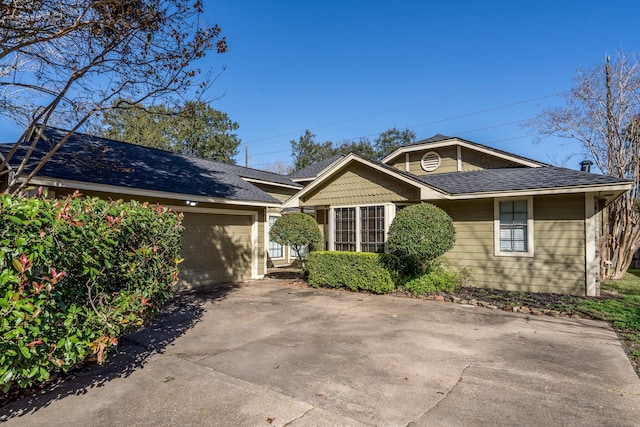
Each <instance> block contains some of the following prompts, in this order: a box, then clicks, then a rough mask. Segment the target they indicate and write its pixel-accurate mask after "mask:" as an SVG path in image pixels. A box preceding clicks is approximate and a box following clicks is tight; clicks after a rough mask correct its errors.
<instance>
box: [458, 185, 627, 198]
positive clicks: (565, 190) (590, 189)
mask: <svg viewBox="0 0 640 427" xmlns="http://www.w3.org/2000/svg"><path fill="white" fill-rule="evenodd" d="M632 186H633V184H632V183H628V184H610V185H602V184H600V185H593V186H580V187H555V188H540V189H527V190H511V191H489V192H484V193H459V194H452V195H451V197H450V198H451V199H452V200H459V199H486V198H488V197H518V196H544V195H553V194H576V193H599V195H600V196H601V197H604V198H608V197H613V198H614V199H615V198H617V197H618V196H619V195H620V194H622V193H624V192H625V191H628V190H630V189H631V187H632ZM607 193H613V194H611V195H607ZM614 196H615V197H614Z"/></svg>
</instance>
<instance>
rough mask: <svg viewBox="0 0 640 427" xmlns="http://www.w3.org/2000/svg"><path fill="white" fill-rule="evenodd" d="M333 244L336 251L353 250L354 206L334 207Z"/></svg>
mask: <svg viewBox="0 0 640 427" xmlns="http://www.w3.org/2000/svg"><path fill="white" fill-rule="evenodd" d="M334 245H335V250H336V251H350V252H355V250H356V208H336V209H335V236H334Z"/></svg>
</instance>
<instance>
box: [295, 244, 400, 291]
mask: <svg viewBox="0 0 640 427" xmlns="http://www.w3.org/2000/svg"><path fill="white" fill-rule="evenodd" d="M396 262H397V260H396V258H395V257H394V256H393V255H389V254H374V253H369V252H338V251H323V252H312V253H310V254H309V261H308V263H307V268H308V271H309V285H311V286H313V287H315V288H317V287H319V286H322V287H330V288H348V289H351V290H353V291H369V292H373V293H376V294H384V293H387V292H391V291H392V290H393V289H394V287H395V284H394V279H393V277H392V274H391V272H390V270H392V268H390V267H391V266H393V265H395V263H396Z"/></svg>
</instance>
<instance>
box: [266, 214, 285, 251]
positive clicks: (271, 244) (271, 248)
mask: <svg viewBox="0 0 640 427" xmlns="http://www.w3.org/2000/svg"><path fill="white" fill-rule="evenodd" d="M278 218H279V217H277V216H275V215H269V230H271V227H273V224H275V222H276V221H277V219H278ZM282 256H283V252H282V245H281V244H280V243H277V242H273V241H271V240H269V257H270V258H282Z"/></svg>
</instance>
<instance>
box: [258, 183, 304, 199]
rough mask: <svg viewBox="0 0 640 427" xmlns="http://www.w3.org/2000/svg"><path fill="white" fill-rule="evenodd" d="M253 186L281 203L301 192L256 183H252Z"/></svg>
mask: <svg viewBox="0 0 640 427" xmlns="http://www.w3.org/2000/svg"><path fill="white" fill-rule="evenodd" d="M251 184H253V185H255V186H256V187H258V188H259V189H261V190H262V191H264V192H265V193H267V194H269V195H270V196H271V197H274V198H276V199H278V200H279V201H281V202H284V201H285V200H287V199H288V198H290V197H291V196H293V195H294V194H296V193H297V192H298V191H300V189H294V188H285V187H280V186H277V185H267V184H262V183H255V182H251Z"/></svg>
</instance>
